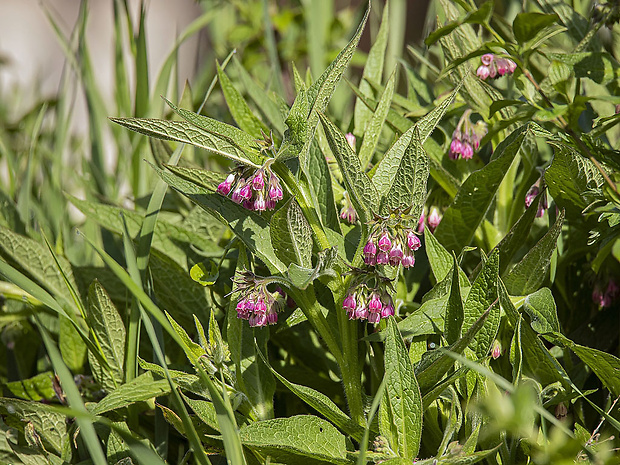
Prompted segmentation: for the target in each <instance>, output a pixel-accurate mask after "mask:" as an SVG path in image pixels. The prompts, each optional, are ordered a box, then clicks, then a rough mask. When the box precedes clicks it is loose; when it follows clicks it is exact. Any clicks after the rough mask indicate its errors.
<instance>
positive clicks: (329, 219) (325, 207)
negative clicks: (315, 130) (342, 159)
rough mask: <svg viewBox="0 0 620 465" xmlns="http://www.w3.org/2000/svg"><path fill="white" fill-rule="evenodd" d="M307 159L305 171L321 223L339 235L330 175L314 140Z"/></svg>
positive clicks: (338, 223) (338, 221)
mask: <svg viewBox="0 0 620 465" xmlns="http://www.w3.org/2000/svg"><path fill="white" fill-rule="evenodd" d="M308 157H309V160H310V162H309V164H308V170H307V176H308V182H309V184H310V186H311V188H312V193H313V195H314V196H315V197H316V199H315V204H316V205H318V207H319V214H320V218H321V221H322V222H323V225H324V226H325V227H326V228H329V229H332V230H333V231H336V232H337V233H340V220H339V216H338V210H337V209H336V201H335V198H334V189H333V185H332V174H331V172H330V170H329V166H328V164H327V160H326V159H325V155H324V154H323V152H322V150H321V148H320V147H319V144H318V143H316V140H315V143H313V144H312V145H311V146H310V153H309V154H308Z"/></svg>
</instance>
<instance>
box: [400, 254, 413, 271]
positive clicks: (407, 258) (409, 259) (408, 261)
mask: <svg viewBox="0 0 620 465" xmlns="http://www.w3.org/2000/svg"><path fill="white" fill-rule="evenodd" d="M401 263H402V265H403V267H404V268H411V267H412V266H413V265H415V257H414V255H413V254H405V255H403V259H402V261H401Z"/></svg>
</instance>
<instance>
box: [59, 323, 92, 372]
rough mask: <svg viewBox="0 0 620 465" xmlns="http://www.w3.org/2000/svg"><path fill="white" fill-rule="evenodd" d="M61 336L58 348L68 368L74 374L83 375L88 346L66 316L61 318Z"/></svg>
mask: <svg viewBox="0 0 620 465" xmlns="http://www.w3.org/2000/svg"><path fill="white" fill-rule="evenodd" d="M59 323H60V334H59V336H58V348H59V349H60V354H61V355H62V359H63V360H64V362H65V364H66V365H67V368H69V370H71V371H72V372H73V373H81V372H82V366H83V365H84V362H85V361H86V351H87V349H86V344H84V341H83V340H82V338H81V336H80V333H78V332H77V331H76V329H75V327H74V326H73V323H72V322H71V320H69V319H68V318H65V317H64V316H60V317H59Z"/></svg>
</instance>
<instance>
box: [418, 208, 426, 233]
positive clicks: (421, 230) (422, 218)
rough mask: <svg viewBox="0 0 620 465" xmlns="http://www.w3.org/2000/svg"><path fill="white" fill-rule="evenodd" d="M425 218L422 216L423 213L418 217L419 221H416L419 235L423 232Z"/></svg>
mask: <svg viewBox="0 0 620 465" xmlns="http://www.w3.org/2000/svg"><path fill="white" fill-rule="evenodd" d="M425 218H426V216H425V215H424V212H422V214H421V215H420V219H419V220H418V232H419V233H420V234H422V233H423V232H424V219H425Z"/></svg>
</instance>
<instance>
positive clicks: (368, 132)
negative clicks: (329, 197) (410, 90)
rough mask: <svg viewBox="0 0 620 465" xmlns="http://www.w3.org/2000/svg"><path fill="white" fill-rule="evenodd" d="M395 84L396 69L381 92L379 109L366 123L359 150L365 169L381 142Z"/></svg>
mask: <svg viewBox="0 0 620 465" xmlns="http://www.w3.org/2000/svg"><path fill="white" fill-rule="evenodd" d="M395 84H396V70H394V71H393V72H392V74H391V75H390V78H389V79H388V82H387V84H386V85H385V89H384V90H383V93H382V94H381V98H380V99H379V103H377V109H376V110H375V112H374V113H373V115H372V117H371V118H370V121H368V124H366V129H364V139H363V141H362V146H361V147H360V152H359V159H360V162H361V164H362V167H363V168H364V169H366V167H367V166H368V163H370V160H372V155H373V153H374V151H375V147H376V146H377V142H379V136H381V130H382V129H383V123H384V122H385V118H387V115H388V111H389V109H390V106H391V105H392V98H393V97H394V86H395Z"/></svg>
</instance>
